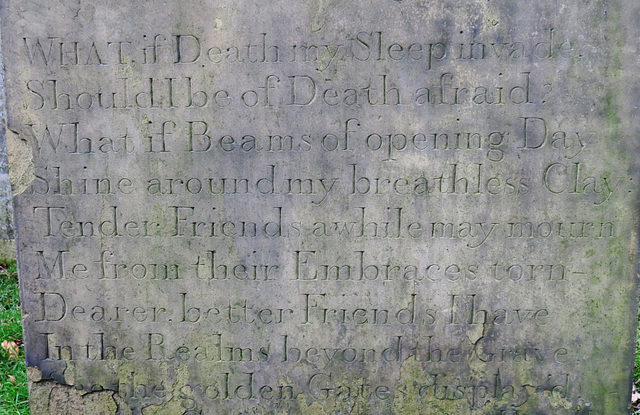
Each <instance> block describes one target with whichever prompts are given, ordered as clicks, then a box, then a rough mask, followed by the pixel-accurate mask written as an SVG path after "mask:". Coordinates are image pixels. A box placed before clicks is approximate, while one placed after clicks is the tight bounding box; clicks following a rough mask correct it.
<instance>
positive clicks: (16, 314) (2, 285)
mask: <svg viewBox="0 0 640 415" xmlns="http://www.w3.org/2000/svg"><path fill="white" fill-rule="evenodd" d="M5 340H8V341H13V342H16V343H18V344H20V345H21V344H22V322H21V317H20V296H19V293H18V274H17V272H16V265H15V263H11V264H4V263H0V343H1V342H3V341H5ZM19 350H20V354H19V355H18V358H17V359H16V358H12V357H11V356H10V354H9V352H7V351H6V350H4V349H3V348H0V415H9V414H10V415H25V414H28V413H29V404H28V392H27V374H26V367H25V363H24V350H23V348H22V346H20V349H19ZM10 376H13V378H15V380H13V379H12V378H11V377H10ZM14 382H15V385H14V384H13V383H14Z"/></svg>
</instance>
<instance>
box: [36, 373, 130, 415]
mask: <svg viewBox="0 0 640 415" xmlns="http://www.w3.org/2000/svg"><path fill="white" fill-rule="evenodd" d="M27 377H28V379H29V396H30V399H29V404H30V409H31V414H32V415H87V414H91V415H131V414H132V412H131V410H130V408H129V407H128V406H127V404H126V403H125V402H124V400H123V399H122V398H121V397H120V396H119V395H118V393H117V392H116V391H112V390H102V391H94V392H87V391H83V390H78V389H76V388H75V387H74V386H72V385H64V384H61V383H58V382H56V381H55V380H43V379H42V373H41V372H40V370H39V369H38V368H37V367H28V368H27Z"/></svg>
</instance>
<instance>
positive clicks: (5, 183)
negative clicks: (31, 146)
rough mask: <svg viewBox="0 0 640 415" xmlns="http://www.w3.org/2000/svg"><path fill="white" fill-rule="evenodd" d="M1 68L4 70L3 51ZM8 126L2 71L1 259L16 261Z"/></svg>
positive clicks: (0, 153) (0, 101) (0, 90)
mask: <svg viewBox="0 0 640 415" xmlns="http://www.w3.org/2000/svg"><path fill="white" fill-rule="evenodd" d="M0 68H2V50H1V49H0ZM6 126H7V123H6V109H5V98H4V73H3V72H2V70H0V258H1V259H7V258H12V259H15V247H14V244H13V238H14V229H13V203H12V192H11V178H10V176H9V159H8V156H7V154H8V152H7V134H6ZM9 246H10V248H9Z"/></svg>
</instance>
